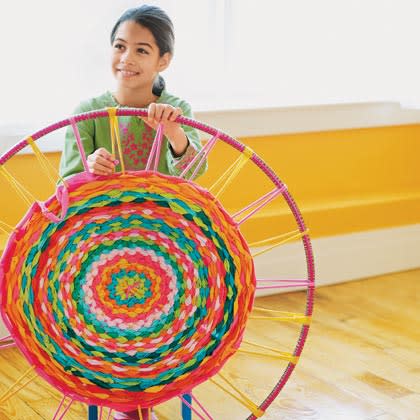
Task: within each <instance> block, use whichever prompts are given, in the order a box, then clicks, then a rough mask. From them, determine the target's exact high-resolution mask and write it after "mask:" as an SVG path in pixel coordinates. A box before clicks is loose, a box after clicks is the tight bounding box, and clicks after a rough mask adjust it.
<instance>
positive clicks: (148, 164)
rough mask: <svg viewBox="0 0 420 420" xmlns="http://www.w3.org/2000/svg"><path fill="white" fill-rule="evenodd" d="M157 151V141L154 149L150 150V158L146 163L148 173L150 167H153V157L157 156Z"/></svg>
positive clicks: (154, 143) (153, 146) (154, 142)
mask: <svg viewBox="0 0 420 420" xmlns="http://www.w3.org/2000/svg"><path fill="white" fill-rule="evenodd" d="M155 151H156V141H153V144H152V148H151V149H150V153H149V157H148V159H147V163H146V167H145V169H146V171H148V170H150V167H151V166H152V161H153V157H154V156H155Z"/></svg>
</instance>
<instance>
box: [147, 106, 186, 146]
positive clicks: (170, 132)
mask: <svg viewBox="0 0 420 420" xmlns="http://www.w3.org/2000/svg"><path fill="white" fill-rule="evenodd" d="M180 115H182V109H181V108H175V107H173V106H172V105H168V104H157V103H154V102H152V103H151V104H150V105H149V107H148V115H147V117H141V119H142V120H143V121H144V122H145V123H146V124H147V125H149V126H150V127H152V128H153V129H156V128H157V126H158V125H159V124H162V125H163V134H165V136H166V137H169V138H171V137H174V135H176V134H178V133H179V130H182V128H181V125H180V124H179V123H176V122H175V120H176V119H177V118H178V117H179V116H180Z"/></svg>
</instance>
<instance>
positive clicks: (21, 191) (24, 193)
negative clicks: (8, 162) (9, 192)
mask: <svg viewBox="0 0 420 420" xmlns="http://www.w3.org/2000/svg"><path fill="white" fill-rule="evenodd" d="M0 172H1V173H2V175H3V176H4V177H5V179H6V181H7V182H9V184H10V185H11V186H12V187H13V188H14V189H15V191H16V192H17V194H18V195H19V197H20V198H22V200H23V201H24V202H25V203H26V204H28V205H29V206H31V205H32V203H33V202H34V201H36V198H35V197H34V196H33V194H32V193H30V192H29V191H28V190H27V189H26V188H25V187H24V186H23V185H22V184H21V183H20V182H19V181H18V180H17V179H15V178H14V177H13V176H12V174H11V173H10V172H9V171H8V170H7V169H6V168H5V167H4V166H3V165H0Z"/></svg>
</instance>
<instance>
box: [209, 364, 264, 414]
mask: <svg viewBox="0 0 420 420" xmlns="http://www.w3.org/2000/svg"><path fill="white" fill-rule="evenodd" d="M218 376H220V377H221V378H222V379H223V380H224V381H225V382H226V383H227V384H228V385H229V386H230V387H231V388H233V390H234V391H236V392H237V393H238V394H239V395H240V396H241V398H240V397H238V396H237V395H235V394H234V393H233V392H231V391H230V390H229V389H227V388H226V387H225V386H223V385H222V384H220V383H218V382H217V381H215V380H214V379H213V378H210V381H211V382H213V383H214V384H215V385H216V386H218V387H219V388H220V389H221V390H223V391H224V392H226V393H227V394H228V395H230V396H231V397H232V398H234V399H235V400H237V401H238V402H239V403H241V404H242V405H243V406H245V407H246V408H248V409H249V410H250V411H251V412H252V413H253V414H254V416H255V417H262V416H263V414H264V411H263V410H261V409H260V408H259V407H258V405H257V404H255V403H254V402H252V401H251V400H250V399H249V398H248V397H247V396H246V395H245V394H244V393H243V392H241V391H240V390H239V389H238V388H237V387H236V386H235V385H233V383H232V382H230V381H229V380H228V379H227V378H225V377H224V376H223V375H222V374H221V373H220V372H219V374H218Z"/></svg>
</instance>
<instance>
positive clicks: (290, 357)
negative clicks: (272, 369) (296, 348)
mask: <svg viewBox="0 0 420 420" xmlns="http://www.w3.org/2000/svg"><path fill="white" fill-rule="evenodd" d="M238 353H243V354H249V355H252V356H261V357H273V358H275V359H280V360H286V361H287V362H290V363H292V364H294V365H296V364H297V362H298V361H299V357H297V356H293V355H291V354H286V355H283V356H282V355H280V354H268V353H260V352H256V351H248V350H238Z"/></svg>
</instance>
